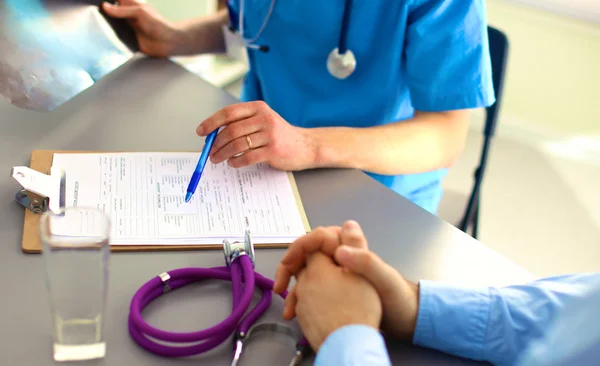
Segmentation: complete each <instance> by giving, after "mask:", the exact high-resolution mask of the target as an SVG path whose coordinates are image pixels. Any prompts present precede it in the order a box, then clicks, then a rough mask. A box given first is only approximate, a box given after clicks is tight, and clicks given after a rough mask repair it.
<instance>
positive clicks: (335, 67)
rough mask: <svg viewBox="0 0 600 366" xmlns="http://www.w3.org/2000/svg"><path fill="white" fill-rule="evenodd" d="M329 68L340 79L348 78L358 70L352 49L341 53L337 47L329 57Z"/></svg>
mask: <svg viewBox="0 0 600 366" xmlns="http://www.w3.org/2000/svg"><path fill="white" fill-rule="evenodd" d="M327 70H328V71H329V73H330V74H331V75H333V76H334V77H336V78H338V79H346V78H347V77H348V76H350V75H351V74H352V73H353V72H354V70H356V57H355V56H354V53H352V51H351V50H346V52H344V53H343V54H340V53H339V49H338V48H337V47H336V48H335V49H334V50H333V51H331V53H330V54H329V57H327Z"/></svg>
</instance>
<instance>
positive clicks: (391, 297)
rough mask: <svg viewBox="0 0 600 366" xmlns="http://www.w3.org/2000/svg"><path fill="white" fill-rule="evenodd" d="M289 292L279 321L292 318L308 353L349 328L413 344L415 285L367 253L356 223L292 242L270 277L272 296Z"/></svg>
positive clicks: (415, 317) (416, 293)
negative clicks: (373, 331)
mask: <svg viewBox="0 0 600 366" xmlns="http://www.w3.org/2000/svg"><path fill="white" fill-rule="evenodd" d="M292 277H294V278H295V279H296V281H295V284H294V286H293V287H292V288H291V289H290V291H289V295H288V297H287V299H286V303H285V308H284V314H283V316H284V318H285V319H287V320H290V319H293V318H294V317H296V318H297V320H298V322H299V323H300V326H301V327H302V329H303V331H304V335H305V337H306V338H307V340H308V341H309V343H310V345H311V347H312V348H313V349H314V350H315V351H318V349H319V348H320V346H321V345H322V344H323V342H324V341H325V340H326V339H327V337H328V336H329V335H330V334H331V333H333V332H335V331H336V330H338V329H340V328H342V327H344V326H348V325H363V326H369V327H373V328H381V329H382V330H383V331H384V332H386V333H389V334H390V335H392V336H394V337H398V338H401V339H404V340H412V336H413V334H414V329H415V324H416V319H417V312H418V302H419V289H418V285H417V284H415V283H412V282H410V281H408V280H406V279H405V278H404V277H403V276H402V275H401V274H400V273H398V272H397V271H396V270H395V269H394V268H392V267H391V266H389V265H388V264H387V263H385V262H384V261H383V260H382V259H381V258H379V257H378V256H377V255H375V254H374V253H373V252H371V251H369V248H368V243H367V239H366V237H365V235H364V234H363V232H362V230H361V228H360V226H359V225H358V223H356V222H354V221H348V222H346V223H345V224H344V225H343V226H342V227H326V228H317V229H316V230H314V231H313V232H311V233H310V234H307V235H306V236H303V237H301V238H299V239H298V240H296V241H295V242H294V243H293V244H292V245H291V246H290V248H289V249H288V251H287V252H286V254H285V256H284V257H283V259H282V261H281V263H280V265H279V267H278V268H277V273H276V275H275V287H274V291H275V292H276V293H281V292H283V291H285V290H286V289H287V288H288V286H289V284H290V281H291V279H292Z"/></svg>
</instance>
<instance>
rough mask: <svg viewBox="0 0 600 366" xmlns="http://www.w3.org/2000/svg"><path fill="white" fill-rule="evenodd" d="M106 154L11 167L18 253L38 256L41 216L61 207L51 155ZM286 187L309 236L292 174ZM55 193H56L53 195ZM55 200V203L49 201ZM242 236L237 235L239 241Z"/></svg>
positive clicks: (61, 180)
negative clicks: (19, 220)
mask: <svg viewBox="0 0 600 366" xmlns="http://www.w3.org/2000/svg"><path fill="white" fill-rule="evenodd" d="M86 153H107V151H73V150H69V151H61V150H34V151H33V152H32V153H31V159H30V162H29V167H24V166H16V167H13V169H12V172H11V176H12V177H13V178H14V179H15V180H16V181H17V182H18V183H19V184H21V186H22V189H21V190H20V191H18V192H17V194H16V196H15V200H16V201H17V202H19V203H20V204H21V205H22V206H24V207H25V218H24V220H23V239H22V241H21V249H22V250H23V252H24V253H28V254H38V253H41V252H42V243H41V240H40V235H39V223H40V218H41V215H42V214H43V213H44V212H46V211H48V210H51V211H56V210H58V209H60V208H64V207H65V186H66V179H67V177H66V174H65V172H64V171H62V169H56V168H52V160H53V158H54V154H86ZM288 177H289V179H290V184H291V187H292V190H293V193H294V197H295V200H296V205H297V207H298V210H299V213H300V217H301V219H302V222H303V224H304V228H305V229H306V232H307V233H308V232H310V231H311V229H310V224H309V222H308V218H307V216H306V212H305V211H304V206H303V205H302V199H301V198H300V193H299V192H298V187H297V185H296V180H295V179H294V175H293V173H292V172H288ZM57 192H58V193H57ZM50 197H56V198H57V199H50ZM242 235H243V233H240V237H241V236H242ZM288 246H289V244H261V243H254V247H255V248H271V249H276V248H287V247H288ZM110 247H111V251H112V252H142V251H179V250H205V249H206V250H208V249H219V250H222V249H223V244H222V243H215V244H202V245H195V244H186V245H177V244H169V245H115V244H113V245H111V246H110Z"/></svg>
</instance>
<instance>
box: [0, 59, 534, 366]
mask: <svg viewBox="0 0 600 366" xmlns="http://www.w3.org/2000/svg"><path fill="white" fill-rule="evenodd" d="M233 102H235V100H234V98H233V97H231V96H230V95H229V94H227V93H225V92H223V91H221V90H219V89H217V88H214V87H212V86H211V85H209V84H208V83H206V82H204V81H203V80H202V79H200V78H198V77H197V76H195V75H193V74H190V73H188V72H187V71H185V70H183V69H182V68H180V67H179V66H177V65H175V64H173V63H171V62H168V61H164V60H155V59H144V58H142V59H134V60H133V61H131V62H129V63H127V64H125V65H124V66H123V67H121V68H120V69H118V70H116V71H115V72H113V73H112V74H110V75H109V76H107V77H106V78H105V79H102V80H101V81H100V82H98V83H97V84H96V85H95V86H93V87H92V88H91V89H89V90H87V91H85V92H83V93H82V94H80V95H78V96H77V97H75V98H74V99H72V100H71V101H69V102H67V103H66V104H64V105H63V106H61V107H60V108H59V109H57V110H55V111H53V112H50V113H38V112H32V111H27V110H21V109H18V108H16V107H14V106H12V105H10V104H8V103H7V102H5V101H3V100H0V124H1V125H0V126H1V129H2V130H1V131H2V133H1V136H0V172H4V173H3V174H0V202H1V207H0V212H1V213H0V215H1V220H0V233H1V234H2V236H1V237H2V243H1V245H0V273H1V274H2V278H3V279H4V281H3V289H2V296H1V297H2V301H0V324H2V327H1V329H0V357H1V358H2V362H1V363H2V364H4V365H40V366H41V365H50V364H52V363H53V361H52V359H51V353H50V352H51V339H50V329H51V323H50V313H49V307H48V303H47V297H46V289H45V287H44V286H45V285H44V277H43V266H42V264H43V263H42V258H41V256H40V255H25V254H23V253H22V252H21V249H20V240H21V235H22V225H23V209H22V208H21V207H19V206H18V205H17V204H16V203H15V202H14V201H13V197H14V194H15V192H16V191H17V190H18V188H19V187H18V185H17V183H16V182H15V181H13V180H12V178H10V177H9V172H10V168H11V167H12V166H15V165H27V164H28V161H29V156H30V153H31V151H32V150H34V149H41V148H42V149H87V150H128V151H140V150H154V151H161V150H163V151H168V150H182V149H200V148H201V146H202V141H201V140H200V139H199V138H198V137H197V136H196V135H195V128H196V126H197V125H198V123H200V122H201V121H202V120H203V119H204V118H206V117H208V116H209V115H210V114H212V113H213V112H215V111H216V110H218V109H219V108H220V107H222V106H224V105H226V104H230V103H233ZM296 179H297V182H298V186H299V189H300V194H301V197H302V200H303V202H304V205H305V208H306V211H307V215H308V218H309V221H310V223H311V226H312V227H316V226H319V225H331V224H341V223H342V222H343V221H344V220H346V219H355V220H357V221H359V222H360V223H361V224H362V225H363V227H364V230H365V232H366V234H367V236H368V238H369V239H370V246H371V248H372V249H373V250H374V251H375V252H377V253H378V254H379V255H381V256H382V257H384V258H385V259H386V260H387V261H388V262H389V263H390V264H391V265H393V266H394V267H395V268H397V269H399V270H400V271H401V272H402V273H403V274H405V275H406V276H407V277H408V278H410V279H413V280H418V279H436V280H447V281H456V282H461V283H470V284H490V285H503V284H508V283H516V282H523V281H526V280H529V279H531V278H532V276H531V274H529V273H528V272H527V271H525V270H523V269H522V268H520V267H518V266H517V265H515V264H513V263H512V262H510V261H508V260H507V259H505V258H503V257H501V256H500V255H498V254H497V253H495V252H493V251H491V250H490V249H488V248H487V247H485V246H484V245H482V244H480V243H478V242H477V241H475V240H473V239H471V238H470V237H468V236H467V235H465V234H463V233H462V232H460V231H459V230H457V229H456V228H454V227H453V226H451V225H448V224H447V223H445V222H443V221H441V220H440V219H438V218H436V217H434V216H433V215H430V214H429V213H427V212H425V211H424V210H421V209H420V208H418V207H416V206H415V205H413V204H412V203H410V202H408V201H407V200H405V199H404V198H402V197H400V196H398V195H396V194H395V193H393V192H391V191H389V190H388V189H387V188H385V187H383V186H381V185H380V184H379V183H377V182H375V181H374V180H372V179H371V178H369V177H368V176H366V175H364V174H362V173H361V172H358V171H350V170H322V171H309V172H302V173H297V174H296ZM283 253H284V251H283V250H259V251H258V252H257V260H258V263H257V270H258V271H259V272H260V273H262V274H265V275H266V276H269V277H272V276H273V274H274V271H275V267H276V265H277V263H278V260H279V259H280V258H281V256H282V254H283ZM222 262H223V255H222V253H221V252H219V251H208V252H206V251H203V252H177V253H134V254H125V253H122V254H121V253H119V254H114V255H113V256H112V257H111V265H110V271H111V272H110V291H109V300H108V318H107V319H108V320H107V329H106V332H107V342H108V351H107V352H108V354H107V357H106V358H105V359H104V360H100V361H94V362H90V364H94V365H95V364H97V365H130V366H135V365H145V366H149V365H186V364H207V365H208V364H210V365H229V362H230V359H231V357H232V352H231V348H230V347H231V345H230V344H226V345H222V346H221V347H219V348H218V349H216V350H214V351H213V352H211V353H209V354H206V355H203V356H202V357H200V358H199V359H179V360H168V359H162V358H159V357H155V356H154V355H152V354H150V353H147V352H145V351H144V350H142V349H141V348H138V347H137V346H136V344H135V343H133V342H132V340H131V339H130V338H129V334H128V332H127V325H126V319H127V314H128V308H129V301H130V299H131V297H132V296H133V294H134V292H135V291H136V290H137V289H138V288H139V287H140V286H141V285H142V284H143V283H144V282H146V281H147V280H149V279H150V278H151V277H153V276H155V275H157V274H158V273H161V272H163V271H165V270H169V269H175V268H180V267H187V266H201V267H212V266H220V265H222V264H223V263H222ZM229 296H230V294H229V287H228V286H227V284H224V283H207V284H204V285H202V286H200V285H199V286H191V287H190V288H188V289H186V290H185V291H180V292H175V293H173V294H171V295H170V296H168V297H164V298H162V299H159V300H157V301H155V302H154V303H153V304H151V305H150V306H149V308H148V309H147V311H146V312H145V317H146V319H147V320H148V321H149V322H150V323H151V324H154V325H156V326H159V327H162V328H164V329H170V330H174V331H192V330H198V329H202V328H205V327H207V326H210V325H213V324H215V322H216V321H220V319H223V318H224V317H225V316H226V315H228V314H229V313H228V311H229V309H228V306H223V304H228V305H229V304H230V302H229ZM279 300H280V299H276V300H275V301H274V302H273V305H272V307H271V309H270V311H269V312H268V314H267V315H265V317H267V318H270V319H278V317H279V316H280V313H281V309H282V301H279ZM290 346H291V344H289V343H288V342H287V341H286V340H285V339H284V340H282V339H260V340H257V341H256V343H255V344H254V348H252V350H248V353H247V354H246V355H245V357H244V358H243V362H244V363H243V364H244V365H264V364H273V365H276V364H277V365H281V364H287V361H288V360H289V357H290V356H291V354H292V349H291V348H290ZM389 348H390V352H391V355H392V358H393V360H394V363H395V364H405V365H430V364H465V363H470V362H467V361H464V360H459V359H455V358H452V357H449V356H446V355H442V354H439V353H437V352H433V351H429V350H423V349H419V348H416V347H413V346H410V345H402V344H397V343H395V342H392V341H391V342H390V344H389ZM309 363H310V361H309Z"/></svg>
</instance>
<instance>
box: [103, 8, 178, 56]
mask: <svg viewBox="0 0 600 366" xmlns="http://www.w3.org/2000/svg"><path fill="white" fill-rule="evenodd" d="M102 10H104V12H105V13H106V14H107V15H108V16H110V17H113V18H118V19H126V20H127V21H128V23H129V25H131V27H132V28H133V29H134V31H135V34H136V36H137V41H138V44H139V46H140V51H141V52H143V53H145V54H146V55H148V56H152V57H161V58H162V57H168V56H170V55H171V54H173V53H174V51H173V50H174V48H175V46H176V43H177V42H176V39H177V37H178V34H179V33H178V30H177V29H176V27H175V26H174V25H173V24H171V23H170V22H169V21H167V20H166V19H165V18H163V17H162V16H161V15H160V14H159V13H158V12H157V11H156V10H155V9H154V8H152V7H151V6H149V5H147V4H144V3H141V2H138V1H135V0H119V5H113V4H110V3H107V2H103V3H102Z"/></svg>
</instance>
